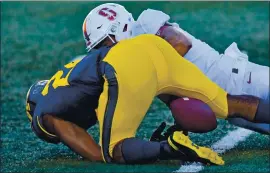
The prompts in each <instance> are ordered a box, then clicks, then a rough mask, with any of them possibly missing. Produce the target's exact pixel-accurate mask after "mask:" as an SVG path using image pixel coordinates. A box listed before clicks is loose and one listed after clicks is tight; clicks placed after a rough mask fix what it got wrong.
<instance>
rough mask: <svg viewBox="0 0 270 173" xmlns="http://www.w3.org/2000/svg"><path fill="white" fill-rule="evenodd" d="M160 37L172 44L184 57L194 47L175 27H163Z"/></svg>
mask: <svg viewBox="0 0 270 173" xmlns="http://www.w3.org/2000/svg"><path fill="white" fill-rule="evenodd" d="M159 35H160V37H162V38H163V39H165V40H166V41H167V42H168V43H170V44H171V45H172V47H173V48H174V49H175V50H176V51H177V52H178V53H179V54H180V55H181V56H184V55H185V54H186V53H187V52H188V51H189V50H190V48H191V47H192V43H191V41H190V40H189V39H188V38H187V37H186V36H185V35H184V34H182V33H181V32H180V31H178V30H177V29H176V28H175V27H173V26H167V25H165V26H162V27H161V28H160V30H159Z"/></svg>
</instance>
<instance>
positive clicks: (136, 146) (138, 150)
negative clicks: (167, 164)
mask: <svg viewBox="0 0 270 173" xmlns="http://www.w3.org/2000/svg"><path fill="white" fill-rule="evenodd" d="M121 143H122V146H121V152H122V157H123V160H124V161H125V163H128V164H145V163H152V162H155V161H157V160H158V159H160V160H167V159H181V158H182V157H181V156H183V155H181V154H179V153H178V152H176V151H175V150H173V149H171V147H170V146H169V144H168V143H167V141H162V142H151V141H145V140H141V139H137V138H128V139H125V140H123V141H122V142H121Z"/></svg>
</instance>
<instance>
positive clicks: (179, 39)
mask: <svg viewBox="0 0 270 173" xmlns="http://www.w3.org/2000/svg"><path fill="white" fill-rule="evenodd" d="M153 17H155V20H153ZM169 19H170V16H169V15H167V14H165V13H163V12H162V11H157V10H152V9H147V10H144V11H143V12H142V13H141V14H140V16H139V17H138V19H137V21H136V22H135V23H134V25H133V29H132V36H133V37H134V36H137V35H140V34H146V33H148V34H149V33H150V34H156V35H160V36H161V37H162V38H164V39H165V40H167V41H168V42H169V43H171V45H172V46H173V47H174V48H175V49H176V50H177V51H178V52H179V53H180V54H181V55H182V56H183V57H184V58H186V59H187V60H189V61H191V62H192V63H194V64H195V65H197V66H198V67H199V68H200V69H201V71H202V72H203V73H204V74H205V75H207V76H208V77H209V78H210V79H211V80H212V81H214V82H215V83H217V84H218V85H219V86H220V87H222V88H223V89H224V90H226V91H227V92H228V93H230V94H234V95H253V96H256V97H259V98H262V99H265V100H267V101H269V67H267V66H262V65H258V64H255V63H252V62H250V61H248V56H247V55H246V54H244V53H242V52H241V51H240V50H239V49H238V47H237V44H236V43H232V44H231V45H230V46H229V47H228V48H227V49H226V50H225V52H224V54H221V53H219V52H218V51H216V50H215V49H214V48H212V47H211V46H209V45H208V44H207V43H205V42H203V41H201V40H199V39H197V38H195V37H194V36H192V35H191V34H189V33H188V32H186V31H184V30H183V29H181V28H180V27H179V25H178V24H176V23H169V22H168V21H169ZM229 122H230V123H232V124H234V125H237V126H240V127H244V128H247V129H251V130H255V131H258V132H260V133H266V134H270V126H269V124H258V123H251V122H249V121H246V120H244V119H242V118H230V119H229Z"/></svg>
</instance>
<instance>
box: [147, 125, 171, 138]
mask: <svg viewBox="0 0 270 173" xmlns="http://www.w3.org/2000/svg"><path fill="white" fill-rule="evenodd" d="M165 128H166V123H165V122H162V123H161V124H160V125H159V126H158V128H157V129H156V130H155V131H154V132H153V134H152V136H151V137H150V141H155V142H160V141H164V140H166V139H167V138H165V136H164V135H162V132H163V130H164V129H165Z"/></svg>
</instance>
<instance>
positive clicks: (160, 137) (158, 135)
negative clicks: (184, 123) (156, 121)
mask: <svg viewBox="0 0 270 173" xmlns="http://www.w3.org/2000/svg"><path fill="white" fill-rule="evenodd" d="M165 128H166V123H165V122H162V123H161V124H160V125H159V127H158V128H157V129H156V130H155V131H154V132H153V134H152V136H151V138H150V141H156V142H160V141H165V140H167V139H168V137H169V136H170V135H172V134H173V132H175V131H182V128H181V126H179V125H177V124H174V125H172V126H171V127H169V128H168V129H167V130H166V131H165V132H164V133H163V131H164V129H165ZM162 133H163V134H162ZM183 133H184V134H185V135H188V132H187V131H184V132H183Z"/></svg>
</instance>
